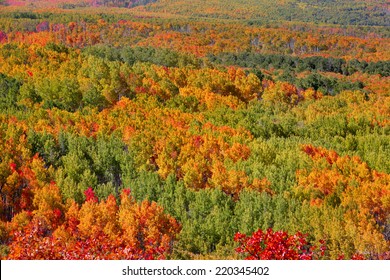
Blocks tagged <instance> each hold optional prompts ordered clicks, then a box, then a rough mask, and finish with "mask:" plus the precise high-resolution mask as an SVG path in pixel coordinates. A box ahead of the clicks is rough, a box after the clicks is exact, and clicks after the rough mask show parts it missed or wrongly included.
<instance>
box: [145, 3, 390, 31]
mask: <svg viewBox="0 0 390 280" xmlns="http://www.w3.org/2000/svg"><path fill="white" fill-rule="evenodd" d="M142 8H146V9H147V10H148V11H154V12H166V13H173V14H181V15H190V16H194V17H212V18H232V19H234V18H239V19H247V20H250V21H252V22H253V23H256V22H261V23H263V22H266V21H280V20H283V21H303V22H315V23H327V24H342V25H380V26H388V25H389V24H390V8H389V5H388V3H387V1H386V0H281V1H275V0H227V1H222V0H158V1H156V2H155V3H153V4H150V5H148V6H146V7H142Z"/></svg>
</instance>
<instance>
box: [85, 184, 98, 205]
mask: <svg viewBox="0 0 390 280" xmlns="http://www.w3.org/2000/svg"><path fill="white" fill-rule="evenodd" d="M84 195H85V198H86V199H85V201H91V202H96V203H97V202H98V201H99V200H98V198H97V196H96V194H95V192H94V191H93V189H92V188H91V187H89V188H88V189H87V190H86V191H85V192H84Z"/></svg>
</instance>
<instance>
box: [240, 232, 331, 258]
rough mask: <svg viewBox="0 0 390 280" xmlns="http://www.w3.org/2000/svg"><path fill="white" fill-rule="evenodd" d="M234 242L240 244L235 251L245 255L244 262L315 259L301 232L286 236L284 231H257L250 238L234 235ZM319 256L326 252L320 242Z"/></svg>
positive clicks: (315, 254) (315, 255)
mask: <svg viewBox="0 0 390 280" xmlns="http://www.w3.org/2000/svg"><path fill="white" fill-rule="evenodd" d="M234 240H235V241H236V242H238V243H239V244H240V246H239V247H238V248H237V249H236V251H237V252H238V253H240V254H244V255H245V259H246V260H312V259H315V258H317V252H316V251H315V249H316V248H315V247H314V246H311V245H310V244H309V242H308V241H307V239H306V236H305V235H304V234H302V233H301V232H297V233H296V234H294V235H288V234H287V232H284V231H276V232H274V231H273V230H272V228H269V229H268V230H267V231H265V232H264V231H262V230H261V229H259V230H258V231H256V232H255V233H253V235H252V236H247V235H245V234H242V233H239V232H238V233H236V235H235V236H234ZM320 243H321V244H322V246H320V252H319V253H320V255H324V252H325V250H326V246H325V244H324V243H325V242H324V241H320Z"/></svg>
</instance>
